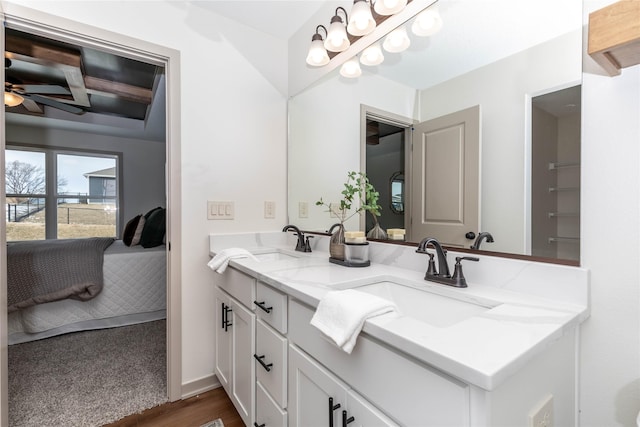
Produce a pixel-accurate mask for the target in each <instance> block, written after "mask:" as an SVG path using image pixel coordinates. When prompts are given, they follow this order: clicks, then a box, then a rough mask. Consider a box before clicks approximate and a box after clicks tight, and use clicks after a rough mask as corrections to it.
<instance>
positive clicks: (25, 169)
mask: <svg viewBox="0 0 640 427" xmlns="http://www.w3.org/2000/svg"><path fill="white" fill-rule="evenodd" d="M5 168H6V193H7V206H6V211H7V215H6V217H5V218H6V221H7V240H8V241H17V240H41V239H45V238H46V239H56V238H59V239H70V238H81V237H115V236H117V223H118V206H119V204H120V203H119V192H118V188H119V186H118V173H117V171H118V157H117V156H115V155H96V154H83V153H75V152H73V153H72V152H61V151H54V150H42V149H22V148H19V149H18V148H14V147H12V148H11V149H7V150H6V165H5ZM54 206H55V209H52V208H51V207H54Z"/></svg>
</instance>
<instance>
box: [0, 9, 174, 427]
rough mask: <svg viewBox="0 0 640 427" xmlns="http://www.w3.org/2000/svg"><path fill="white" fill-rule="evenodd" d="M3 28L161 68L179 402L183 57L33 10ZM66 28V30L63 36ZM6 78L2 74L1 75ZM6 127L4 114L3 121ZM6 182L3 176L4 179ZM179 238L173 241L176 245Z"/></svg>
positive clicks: (0, 419) (0, 341)
mask: <svg viewBox="0 0 640 427" xmlns="http://www.w3.org/2000/svg"><path fill="white" fill-rule="evenodd" d="M4 13H5V14H4V16H3V18H4V22H5V26H6V27H7V28H11V29H15V30H18V31H24V32H29V33H33V34H37V35H40V36H43V37H48V38H50V39H53V40H59V41H63V42H66V43H70V44H77V45H83V46H91V47H93V48H97V49H102V50H105V51H108V52H112V53H117V54H119V55H122V56H126V57H129V58H132V59H136V60H139V61H143V62H150V63H154V64H157V65H159V66H162V67H164V68H165V70H166V75H167V80H166V90H167V97H166V99H167V102H166V104H165V108H166V126H165V131H166V159H167V161H166V196H167V208H168V209H167V231H166V233H167V234H166V242H167V305H166V306H167V327H166V336H167V369H166V371H167V393H168V398H169V400H170V401H175V400H178V399H180V397H181V333H180V331H181V325H180V323H181V321H180V319H181V306H180V294H181V289H180V276H181V259H180V256H181V255H180V254H181V252H180V251H181V242H180V240H179V236H180V234H181V233H180V227H181V226H180V203H179V202H180V199H181V194H180V187H181V182H180V175H179V170H180V123H179V117H180V114H179V111H180V93H179V87H180V80H179V52H177V51H175V50H173V49H168V48H165V47H162V46H158V45H154V44H151V43H147V42H144V41H141V40H137V39H133V38H130V37H127V36H124V35H122V34H117V33H112V32H109V31H105V30H101V29H98V28H95V27H91V26H87V25H85V24H81V23H79V22H74V21H69V20H66V19H64V18H59V17H55V16H51V15H47V14H43V13H40V12H35V11H33V10H31V9H27V8H22V7H20V6H17V5H10V7H7V8H6V9H5V12H4ZM63 28H64V30H63ZM0 44H2V46H3V50H4V32H3V33H2V36H1V37H0ZM2 73H3V75H2V76H3V78H4V77H5V76H4V70H3V71H2ZM0 118H1V119H2V121H3V123H4V120H5V116H4V111H3V112H2V115H1V116H0ZM0 138H1V141H0V152H2V159H0V160H2V161H1V162H0V163H1V164H2V167H3V168H4V149H5V136H4V133H3V134H2V137H0ZM2 176H4V173H3V174H2ZM1 183H2V185H1V187H2V190H1V191H2V192H3V193H2V201H3V203H4V202H5V198H6V197H5V194H4V191H5V188H4V181H2V182H1ZM2 227H3V229H1V230H0V248H1V249H0V258H1V259H5V260H6V250H5V246H6V239H5V232H6V227H4V225H2ZM172 237H175V240H174V239H172ZM6 292H7V284H6V262H3V263H2V271H1V277H0V300H2V301H6ZM0 317H1V318H2V319H4V320H3V321H2V322H0V358H1V360H0V362H1V364H0V377H1V378H2V384H1V388H0V424H2V425H6V424H7V423H8V408H7V405H8V397H7V382H6V378H7V358H6V355H7V329H6V319H7V311H6V305H5V304H2V307H1V308H0Z"/></svg>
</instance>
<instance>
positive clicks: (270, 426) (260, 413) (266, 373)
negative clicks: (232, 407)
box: [254, 282, 288, 427]
mask: <svg viewBox="0 0 640 427" xmlns="http://www.w3.org/2000/svg"><path fill="white" fill-rule="evenodd" d="M254 304H255V306H256V315H257V318H258V320H257V321H256V354H255V359H256V389H257V405H256V425H257V426H262V427H279V426H286V425H287V410H286V408H287V391H288V390H287V366H288V357H287V343H288V340H287V338H286V336H285V335H284V334H286V332H287V295H286V294H284V293H282V292H280V291H278V290H276V289H273V288H272V287H270V286H268V285H266V284H264V283H261V282H258V284H257V289H256V300H255V301H254Z"/></svg>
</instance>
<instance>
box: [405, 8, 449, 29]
mask: <svg viewBox="0 0 640 427" xmlns="http://www.w3.org/2000/svg"><path fill="white" fill-rule="evenodd" d="M441 28H442V17H441V16H440V12H438V8H437V7H436V6H431V7H429V8H428V9H427V10H425V11H423V12H420V13H419V14H418V16H416V19H415V20H414V21H413V25H411V31H412V32H413V34H415V35H416V36H423V37H426V36H431V35H433V34H435V33H437V32H438V31H440V29H441Z"/></svg>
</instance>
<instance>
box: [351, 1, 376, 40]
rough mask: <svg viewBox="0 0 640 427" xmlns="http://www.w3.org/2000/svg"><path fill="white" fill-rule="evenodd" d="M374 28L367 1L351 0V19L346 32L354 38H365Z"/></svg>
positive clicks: (369, 5)
mask: <svg viewBox="0 0 640 427" xmlns="http://www.w3.org/2000/svg"><path fill="white" fill-rule="evenodd" d="M375 28H376V21H375V20H374V19H373V15H372V14H371V4H370V3H369V2H367V0H353V7H352V8H351V18H350V19H349V25H347V31H349V34H351V35H354V36H366V35H367V34H369V33H370V32H372V31H373V30H375Z"/></svg>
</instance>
